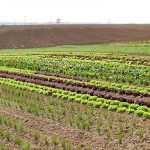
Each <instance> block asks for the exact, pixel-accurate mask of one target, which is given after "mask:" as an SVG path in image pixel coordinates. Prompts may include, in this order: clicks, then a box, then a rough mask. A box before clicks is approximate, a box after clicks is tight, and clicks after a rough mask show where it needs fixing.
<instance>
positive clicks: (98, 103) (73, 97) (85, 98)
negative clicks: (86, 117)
mask: <svg viewBox="0 0 150 150" xmlns="http://www.w3.org/2000/svg"><path fill="white" fill-rule="evenodd" d="M0 83H1V84H5V85H9V86H14V87H17V88H20V89H24V90H29V91H35V92H38V93H42V94H48V93H49V92H52V96H54V97H57V98H61V99H64V100H69V101H75V102H78V103H81V104H88V105H91V106H94V107H98V108H100V107H102V108H107V109H109V110H114V111H118V112H120V113H123V112H127V113H135V114H136V115H138V116H144V117H147V118H149V117H150V108H149V107H146V106H139V105H138V104H129V103H126V102H120V101H118V100H107V99H104V98H98V97H97V96H90V95H88V94H77V93H75V92H70V91H65V90H60V89H55V88H49V87H44V86H40V85H36V84H32V83H25V82H20V81H15V80H12V79H3V78H0Z"/></svg>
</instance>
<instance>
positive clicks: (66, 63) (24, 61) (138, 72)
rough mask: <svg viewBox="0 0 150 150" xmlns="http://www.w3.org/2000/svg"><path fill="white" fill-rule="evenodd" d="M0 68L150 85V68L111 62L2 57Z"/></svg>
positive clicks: (0, 58)
mask: <svg viewBox="0 0 150 150" xmlns="http://www.w3.org/2000/svg"><path fill="white" fill-rule="evenodd" d="M0 66H7V67H13V68H18V69H29V70H34V71H46V72H53V73H60V74H64V75H71V76H75V77H86V78H89V79H96V80H97V79H98V80H104V81H110V82H116V83H123V84H125V83H127V84H135V85H145V86H149V85H150V67H149V66H144V65H131V64H124V63H119V62H111V61H110V62H109V61H91V60H78V59H62V58H60V59H59V58H58V59H57V58H39V57H37V56H1V57H0Z"/></svg>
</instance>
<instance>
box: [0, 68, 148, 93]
mask: <svg viewBox="0 0 150 150" xmlns="http://www.w3.org/2000/svg"><path fill="white" fill-rule="evenodd" d="M0 70H3V71H10V72H16V73H22V74H28V75H32V76H39V77H44V78H49V79H59V80H63V81H65V82H68V83H72V82H74V83H81V84H85V85H94V86H101V87H105V88H111V89H116V90H124V91H129V90H130V91H134V92H140V93H148V94H150V88H146V87H138V86H132V85H124V84H119V83H111V82H106V81H98V80H91V81H90V82H83V81H77V80H73V79H67V78H61V77H55V76H46V75H40V74H35V72H34V71H32V70H24V69H16V68H9V67H0Z"/></svg>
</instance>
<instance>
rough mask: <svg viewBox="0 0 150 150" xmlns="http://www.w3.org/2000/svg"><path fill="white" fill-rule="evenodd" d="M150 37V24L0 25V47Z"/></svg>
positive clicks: (136, 39)
mask: <svg viewBox="0 0 150 150" xmlns="http://www.w3.org/2000/svg"><path fill="white" fill-rule="evenodd" d="M143 40H150V25H104V24H103V25H28V26H0V49H6V48H33V47H50V46H56V45H64V44H100V43H110V42H128V41H143Z"/></svg>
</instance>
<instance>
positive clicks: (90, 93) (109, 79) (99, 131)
mask: <svg viewBox="0 0 150 150" xmlns="http://www.w3.org/2000/svg"><path fill="white" fill-rule="evenodd" d="M149 55H150V54H149ZM149 55H148V56H149ZM148 56H147V57H145V56H142V55H141V54H140V55H134V56H133V55H129V54H128V55H127V54H126V55H124V54H118V55H117V54H115V53H112V54H110V53H99V52H98V51H95V52H92V51H88V52H86V54H84V52H83V51H82V50H81V51H79V50H78V51H77V52H68V51H64V50H63V49H62V51H60V49H59V50H58V51H57V50H56V51H51V50H50V51H47V49H46V50H44V49H42V50H40V51H39V50H38V51H37V52H35V50H30V51H26V50H24V51H22V52H21V53H20V52H19V51H18V52H17V51H16V52H15V53H13V54H11V53H10V51H9V52H8V51H7V50H6V51H3V52H2V54H1V55H0V149H2V150H3V149H12V147H13V149H18V150H20V149H23V150H30V149H31V150H32V149H34V150H36V149H39V150H41V149H42V150H47V149H48V150H49V149H56V150H58V149H60V150H72V149H73V150H80V149H81V150H82V149H83V150H101V149H118V150H127V149H140V150H142V149H143V150H149V147H150V66H149V64H150V58H149V57H148Z"/></svg>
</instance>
